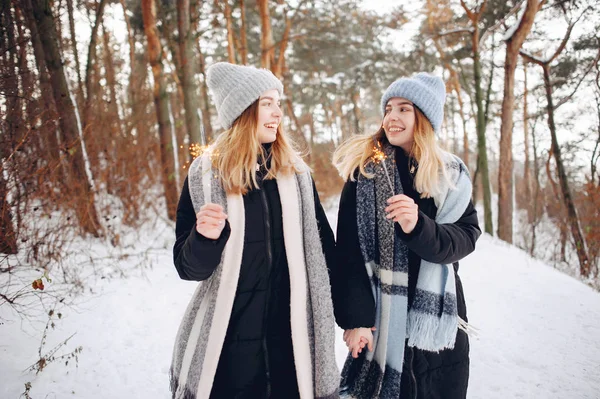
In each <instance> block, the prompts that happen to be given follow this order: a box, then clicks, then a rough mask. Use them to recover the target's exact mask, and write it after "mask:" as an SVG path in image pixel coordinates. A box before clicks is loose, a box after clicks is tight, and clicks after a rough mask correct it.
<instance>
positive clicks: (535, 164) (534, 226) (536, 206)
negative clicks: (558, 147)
mask: <svg viewBox="0 0 600 399" xmlns="http://www.w3.org/2000/svg"><path fill="white" fill-rule="evenodd" d="M531 144H532V147H533V173H534V177H535V194H534V197H533V212H532V213H533V221H532V224H531V245H530V247H529V248H530V249H529V254H530V255H531V256H533V255H534V253H535V240H536V231H537V225H538V222H539V216H538V214H539V213H540V205H541V204H540V164H539V159H538V150H537V140H536V137H535V124H534V127H533V129H531ZM541 209H543V205H542V206H541Z"/></svg>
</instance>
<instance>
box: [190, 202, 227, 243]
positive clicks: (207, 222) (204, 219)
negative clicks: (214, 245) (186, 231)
mask: <svg viewBox="0 0 600 399" xmlns="http://www.w3.org/2000/svg"><path fill="white" fill-rule="evenodd" d="M225 219H227V215H226V214H225V212H223V207H222V206H221V205H218V204H206V205H204V206H202V208H200V212H198V213H197V214H196V230H197V231H198V233H200V234H202V235H203V236H204V237H206V238H210V239H211V240H216V239H217V238H219V237H220V236H221V232H222V231H223V228H224V227H225Z"/></svg>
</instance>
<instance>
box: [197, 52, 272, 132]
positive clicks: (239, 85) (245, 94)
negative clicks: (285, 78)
mask: <svg viewBox="0 0 600 399" xmlns="http://www.w3.org/2000/svg"><path fill="white" fill-rule="evenodd" d="M206 85H207V86H208V88H209V89H210V90H211V92H212V94H213V100H214V102H215V106H216V108H217V114H218V117H219V124H220V125H221V126H222V127H223V128H224V129H229V128H230V127H231V125H232V124H233V122H234V121H235V120H236V119H237V118H238V117H239V116H240V115H241V114H242V112H244V110H245V109H246V108H248V107H249V106H250V105H252V103H253V102H254V101H256V100H258V99H259V98H260V95H261V94H263V93H264V92H265V91H267V90H272V89H276V90H277V91H278V92H279V95H280V96H282V95H283V85H282V84H281V81H280V80H279V79H277V77H275V75H273V73H272V72H271V71H269V70H267V69H258V68H255V67H253V66H245V65H234V64H230V63H227V62H217V63H216V64H213V65H211V66H210V67H208V69H207V70H206Z"/></svg>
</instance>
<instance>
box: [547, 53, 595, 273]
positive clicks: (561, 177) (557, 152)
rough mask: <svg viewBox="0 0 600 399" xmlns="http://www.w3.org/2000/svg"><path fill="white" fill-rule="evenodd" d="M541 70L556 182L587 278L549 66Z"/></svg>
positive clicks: (585, 252) (586, 264)
mask: <svg viewBox="0 0 600 399" xmlns="http://www.w3.org/2000/svg"><path fill="white" fill-rule="evenodd" d="M543 70H544V86H545V88H546V99H547V101H548V106H547V109H548V127H549V128H550V136H551V138H552V153H553V154H554V161H555V162H556V170H557V173H558V181H559V184H560V190H561V193H562V197H563V201H564V202H565V207H566V209H567V217H568V220H569V227H570V229H571V234H572V236H573V240H574V241H575V251H576V252H577V258H578V259H579V272H580V273H581V275H582V276H584V277H588V276H589V274H590V267H591V265H590V262H589V256H588V253H587V247H586V245H585V240H584V238H583V233H582V230H581V225H580V224H579V217H578V216H577V210H576V209H575V203H574V202H573V196H572V195H571V189H570V188H569V182H568V180H567V173H566V171H565V167H564V165H563V162H562V155H561V149H560V146H559V145H558V139H557V137H556V125H555V124H554V105H553V102H552V83H551V82H550V65H549V64H544V65H543Z"/></svg>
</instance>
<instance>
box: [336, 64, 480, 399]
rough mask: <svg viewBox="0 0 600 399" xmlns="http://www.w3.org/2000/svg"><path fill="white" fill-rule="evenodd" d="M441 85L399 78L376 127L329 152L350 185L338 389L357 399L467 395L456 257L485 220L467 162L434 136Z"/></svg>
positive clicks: (343, 231)
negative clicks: (343, 350) (344, 354)
mask: <svg viewBox="0 0 600 399" xmlns="http://www.w3.org/2000/svg"><path fill="white" fill-rule="evenodd" d="M445 94H446V91H445V85H444V83H443V81H442V80H441V79H440V78H438V77H435V76H432V75H429V74H426V73H419V74H417V75H415V76H413V77H410V78H402V79H399V80H397V81H395V82H394V83H392V84H391V85H390V86H389V87H388V89H387V90H386V91H385V93H384V95H383V97H382V99H381V110H382V112H383V114H384V117H383V122H382V126H381V128H380V129H379V130H378V131H377V133H375V134H374V135H363V136H355V137H353V138H351V139H350V140H348V141H347V142H346V143H344V144H342V145H341V146H340V147H339V148H338V149H337V150H336V152H335V154H334V164H335V165H336V167H337V168H338V170H339V172H340V174H341V175H342V177H343V178H344V179H345V181H346V184H345V186H344V188H343V191H342V195H341V199H340V208H339V216H338V228H337V249H338V255H339V257H340V259H339V263H338V265H339V266H338V268H337V269H336V270H335V274H334V275H333V276H332V283H333V295H334V301H335V303H336V307H335V312H336V319H337V321H338V324H339V325H340V326H342V328H344V329H345V330H346V331H345V333H344V339H345V341H346V344H347V346H348V348H349V350H350V351H351V354H350V355H349V356H348V359H347V361H346V364H345V366H344V370H343V371H342V384H341V387H342V393H343V394H346V395H348V396H350V397H353V398H380V397H381V398H392V397H393V398H402V399H404V398H423V399H425V398H427V399H431V398H445V399H453V398H457V399H458V398H465V397H466V391H467V383H468V376H469V343H468V339H467V335H466V333H465V331H463V330H467V329H468V324H467V315H466V307H465V301H464V295H463V289H462V285H461V282H460V279H459V277H458V261H459V260H460V259H462V258H464V257H465V256H467V255H468V254H470V253H471V252H472V251H473V250H474V249H475V242H476V241H477V239H478V237H479V235H480V234H481V231H480V229H479V226H478V221H477V213H476V211H475V208H474V207H473V204H472V202H471V192H472V188H471V181H470V177H469V173H468V171H467V168H466V166H465V165H464V164H463V162H462V161H461V160H460V159H459V158H458V157H456V156H454V155H452V154H450V153H448V152H446V151H444V150H442V149H441V148H440V146H439V144H438V142H437V139H436V132H439V130H440V127H441V124H442V120H443V110H444V101H445ZM334 276H335V277H334ZM365 346H366V347H365ZM342 396H343V395H342Z"/></svg>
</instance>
